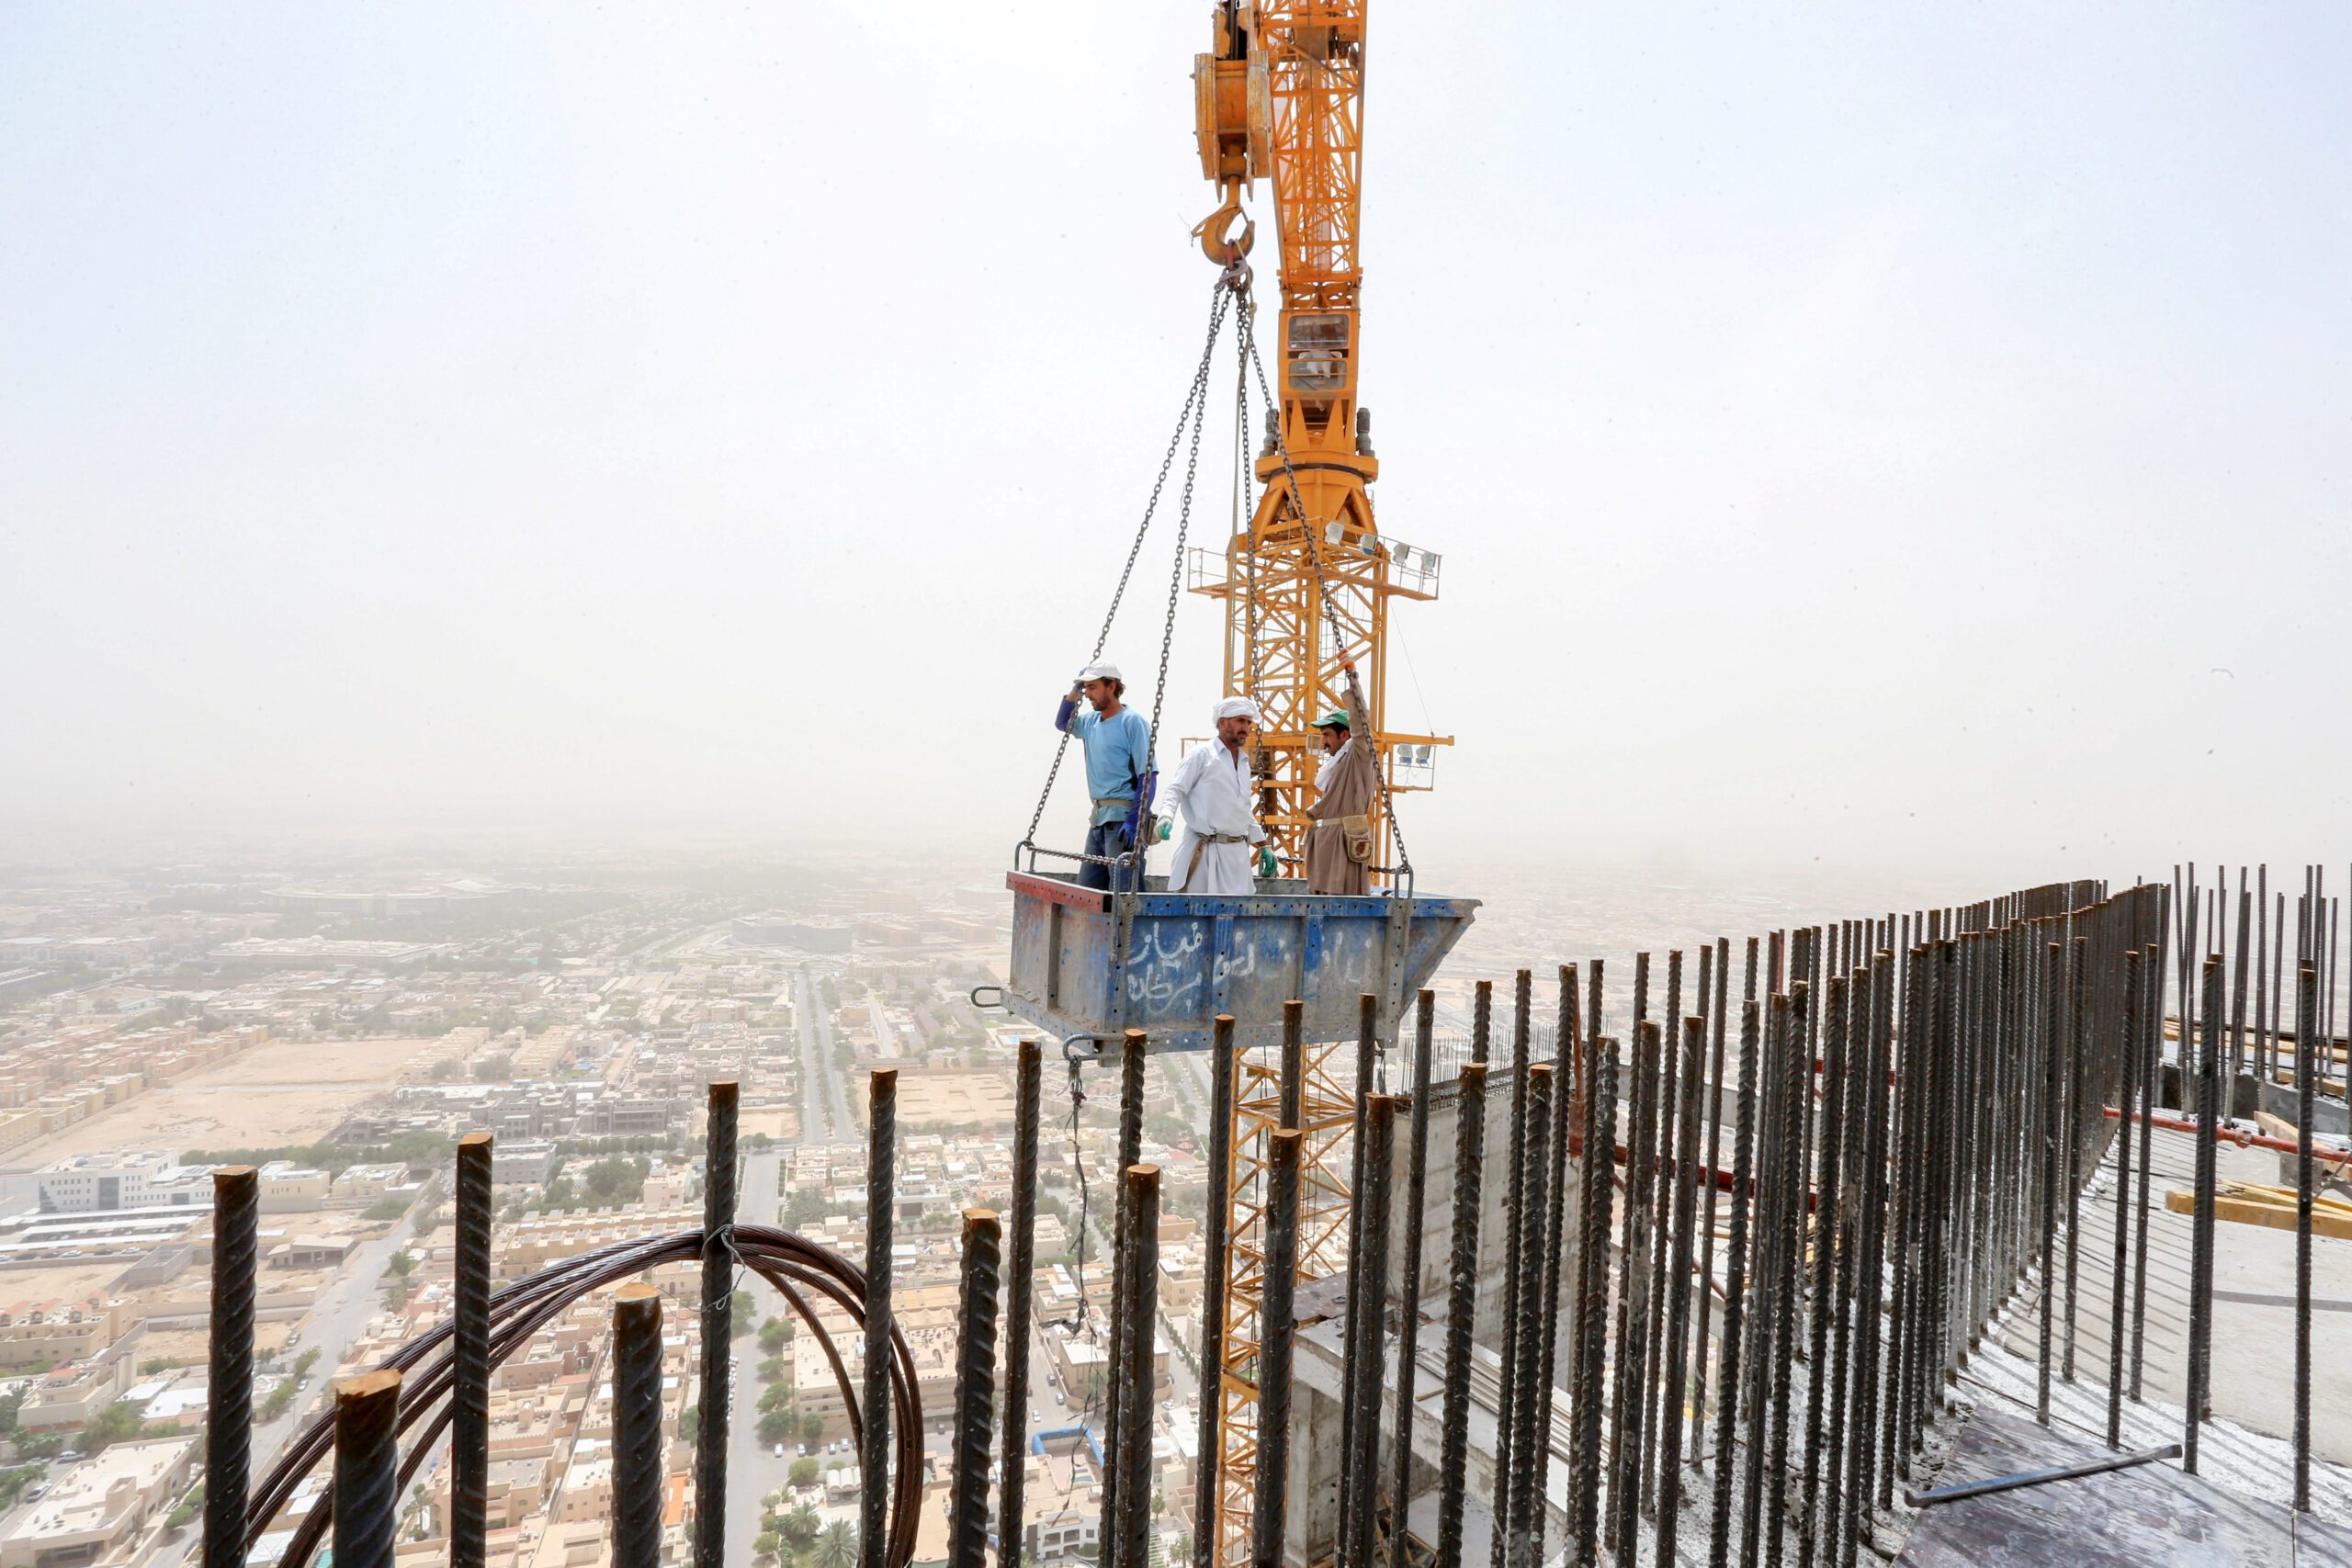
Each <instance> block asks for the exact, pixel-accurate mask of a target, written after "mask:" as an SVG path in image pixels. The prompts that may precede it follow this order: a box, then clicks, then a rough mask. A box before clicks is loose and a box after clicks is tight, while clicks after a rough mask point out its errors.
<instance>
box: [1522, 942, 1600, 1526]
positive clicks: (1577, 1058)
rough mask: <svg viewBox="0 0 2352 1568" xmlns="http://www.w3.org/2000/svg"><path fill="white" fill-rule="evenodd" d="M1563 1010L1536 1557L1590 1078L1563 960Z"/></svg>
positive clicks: (1547, 1255) (1548, 1229)
mask: <svg viewBox="0 0 2352 1568" xmlns="http://www.w3.org/2000/svg"><path fill="white" fill-rule="evenodd" d="M1559 1006H1560V1010H1559V1023H1558V1035H1557V1039H1556V1040H1555V1043H1554V1051H1553V1056H1554V1059H1555V1063H1556V1064H1557V1066H1558V1068H1559V1076H1558V1077H1555V1079H1554V1080H1553V1089H1552V1126H1551V1129H1550V1132H1549V1134H1547V1139H1546V1141H1547V1143H1548V1144H1549V1145H1550V1154H1551V1161H1552V1165H1551V1169H1550V1171H1549V1172H1548V1174H1547V1179H1546V1181H1545V1186H1546V1189H1547V1194H1548V1197H1549V1199H1550V1202H1549V1204H1548V1206H1547V1207H1546V1208H1545V1210H1544V1269H1543V1273H1544V1279H1543V1285H1544V1297H1543V1306H1542V1309H1541V1311H1542V1322H1543V1335H1542V1338H1543V1342H1544V1343H1543V1348H1542V1349H1541V1351H1540V1352H1539V1353H1538V1354H1537V1356H1536V1365H1537V1366H1538V1367H1540V1368H1541V1369H1542V1370H1543V1371H1542V1375H1541V1376H1540V1377H1538V1378H1537V1379H1536V1383H1535V1391H1534V1393H1535V1401H1536V1412H1535V1430H1536V1431H1538V1432H1540V1433H1542V1434H1543V1438H1542V1440H1541V1441H1539V1442H1538V1443H1537V1444H1536V1445H1535V1450H1534V1452H1533V1454H1532V1456H1531V1459H1532V1463H1533V1466H1534V1473H1533V1475H1532V1477H1531V1478H1530V1482H1531V1484H1532V1486H1533V1487H1534V1489H1535V1496H1536V1500H1537V1501H1536V1506H1535V1523H1534V1534H1533V1536H1532V1539H1531V1540H1530V1542H1529V1551H1530V1554H1531V1556H1532V1561H1534V1562H1543V1561H1544V1526H1545V1524H1546V1522H1547V1516H1546V1513H1545V1510H1544V1498H1545V1497H1547V1496H1548V1495H1550V1487H1549V1477H1550V1475H1551V1472H1552V1409H1553V1391H1554V1389H1555V1387H1556V1386H1557V1385H1558V1383H1559V1381H1560V1362H1559V1341H1560V1335H1559V1325H1560V1271H1561V1269H1562V1268H1563V1267H1564V1266H1565V1264H1566V1257H1567V1253H1568V1238H1567V1230H1566V1227H1567V1221H1568V1142H1569V1132H1570V1130H1571V1128H1572V1126H1573V1124H1574V1122H1575V1120H1576V1115H1577V1111H1578V1109H1579V1106H1578V1101H1577V1096H1578V1094H1579V1092H1581V1089H1580V1086H1581V1085H1582V1084H1584V1083H1586V1082H1588V1081H1589V1080H1588V1079H1587V1077H1586V1069H1585V1065H1584V1055H1583V1052H1584V1029H1583V1020H1582V1018H1581V1017H1580V1016H1579V1013H1578V1009H1577V966H1576V965H1575V964H1562V965H1561V966H1560V1004H1559Z"/></svg>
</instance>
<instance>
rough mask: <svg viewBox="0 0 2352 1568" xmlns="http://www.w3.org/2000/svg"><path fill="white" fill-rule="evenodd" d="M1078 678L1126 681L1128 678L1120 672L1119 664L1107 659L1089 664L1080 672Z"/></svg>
mask: <svg viewBox="0 0 2352 1568" xmlns="http://www.w3.org/2000/svg"><path fill="white" fill-rule="evenodd" d="M1078 678H1079V680H1080V682H1087V681H1124V680H1125V679H1126V677H1125V676H1124V675H1122V674H1120V673H1119V667H1118V666H1117V665H1115V664H1113V663H1110V662H1108V661H1107V660H1105V661H1103V662H1101V663H1095V664H1090V665H1088V666H1087V667H1086V668H1085V669H1083V670H1081V671H1079V672H1078Z"/></svg>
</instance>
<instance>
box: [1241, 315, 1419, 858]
mask: <svg viewBox="0 0 2352 1568" xmlns="http://www.w3.org/2000/svg"><path fill="white" fill-rule="evenodd" d="M1257 316H1258V310H1257V306H1256V305H1255V303H1254V302H1253V301H1252V300H1251V299H1250V296H1249V295H1248V294H1247V293H1246V292H1244V293H1243V294H1242V296H1241V306H1240V309H1239V310H1238V312H1236V315H1235V326H1236V329H1237V330H1238V332H1239V333H1240V336H1241V351H1242V353H1244V354H1245V355H1248V356H1249V359H1250V369H1251V370H1252V371H1253V372H1254V373H1255V374H1256V376H1257V378H1258V396H1259V398H1260V399H1261V400H1262V401H1263V402H1264V403H1265V405H1266V406H1267V407H1268V408H1275V407H1278V406H1279V405H1278V404H1276V403H1275V401H1274V395H1273V393H1272V390H1270V389H1269V388H1268V387H1267V384H1266V367H1265V364H1264V362H1263V361H1261V359H1260V358H1259V357H1258V332H1257ZM1274 446H1275V450H1276V451H1277V452H1279V453H1280V454H1281V456H1282V462H1283V481H1284V482H1283V501H1285V502H1288V507H1287V510H1288V511H1289V513H1290V516H1291V520H1292V521H1293V522H1294V523H1295V524H1297V525H1298V536H1299V537H1300V538H1301V539H1303V540H1305V541H1306V568H1307V570H1308V571H1309V572H1311V573H1313V575H1314V578H1315V587H1316V591H1317V592H1319V593H1321V594H1322V596H1323V616H1324V621H1325V623H1326V624H1327V625H1328V626H1329V627H1330V628H1331V637H1332V641H1333V643H1334V644H1335V645H1336V646H1338V647H1339V649H1340V653H1341V655H1342V656H1343V657H1344V656H1345V654H1346V652H1347V649H1346V645H1345V643H1343V642H1341V641H1340V626H1341V624H1342V622H1341V617H1340V602H1339V600H1338V598H1337V597H1336V596H1334V595H1333V593H1332V592H1331V584H1330V583H1329V581H1327V580H1326V579H1325V578H1324V576H1323V552H1322V549H1321V547H1320V546H1318V545H1317V542H1316V538H1315V531H1314V529H1312V528H1311V527H1309V526H1308V525H1307V522H1306V504H1305V503H1304V502H1301V501H1300V500H1299V499H1298V475H1297V473H1296V472H1295V470H1294V469H1293V468H1291V462H1290V437H1289V436H1288V435H1287V434H1284V432H1283V427H1282V423H1281V420H1280V419H1279V418H1277V419H1276V421H1275V423H1274ZM1252 547H1253V548H1254V547H1255V541H1254V540H1253V541H1252ZM1320 654H1321V650H1320V649H1317V656H1318V657H1319V656H1320ZM1348 678H1349V680H1350V681H1351V682H1354V681H1355V672H1354V671H1353V670H1350V671H1349V672H1348ZM1359 689H1361V688H1360V687H1359ZM1309 717H1312V715H1309ZM1375 744H1376V742H1375ZM1386 761H1387V759H1386V757H1385V756H1383V757H1381V758H1378V759H1376V760H1375V762H1374V767H1373V770H1372V780H1373V783H1374V784H1377V785H1379V786H1380V807H1381V809H1382V810H1383V811H1384V812H1385V813H1386V814H1387V817H1388V834H1389V837H1390V838H1392V839H1394V840H1396V841H1397V869H1398V870H1399V871H1401V872H1403V873H1404V874H1405V875H1407V876H1408V877H1409V876H1411V875H1412V874H1413V856H1412V852H1411V851H1409V850H1408V849H1407V848H1406V847H1405V831H1404V829H1402V828H1401V827H1399V826H1398V825H1397V802H1396V800H1395V798H1394V797H1392V796H1391V795H1389V793H1388V769H1387V767H1386Z"/></svg>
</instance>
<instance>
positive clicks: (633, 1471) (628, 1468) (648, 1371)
mask: <svg viewBox="0 0 2352 1568" xmlns="http://www.w3.org/2000/svg"><path fill="white" fill-rule="evenodd" d="M663 1474H664V1472H663V1469H662V1292H660V1291H659V1290H657V1289H655V1288H654V1287H653V1286H651V1285H649V1284H647V1283H645V1282H644V1281H642V1280H632V1281H631V1282H629V1283H628V1284H626V1285H623V1286H622V1287H621V1288H620V1289H618V1290H616V1291H615V1292H613V1568H660V1565H661V1562H662V1476H663Z"/></svg>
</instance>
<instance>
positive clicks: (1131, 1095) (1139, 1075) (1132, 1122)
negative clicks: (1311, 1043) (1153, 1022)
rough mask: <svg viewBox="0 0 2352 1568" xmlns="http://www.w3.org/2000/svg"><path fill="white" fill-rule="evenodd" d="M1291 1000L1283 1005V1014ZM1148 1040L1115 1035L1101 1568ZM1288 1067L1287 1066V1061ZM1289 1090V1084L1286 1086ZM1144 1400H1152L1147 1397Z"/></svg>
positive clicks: (1119, 1538) (1111, 1548)
mask: <svg viewBox="0 0 2352 1568" xmlns="http://www.w3.org/2000/svg"><path fill="white" fill-rule="evenodd" d="M1289 1008H1290V1004H1288V1003H1285V1004H1284V1005H1283V1010H1284V1013H1285V1015H1287V1013H1288V1011H1289ZM1145 1047H1146V1040H1145V1036H1144V1032H1143V1031H1142V1030H1140V1029H1130V1030H1127V1031H1126V1032H1125V1033H1123V1034H1122V1035H1121V1036H1120V1039H1119V1152H1118V1156H1117V1160H1118V1163H1117V1164H1116V1165H1115V1166H1114V1167H1113V1171H1114V1175H1113V1178H1112V1181H1113V1189H1112V1190H1113V1209H1112V1224H1111V1256H1112V1265H1111V1323H1110V1330H1111V1357H1110V1360H1109V1361H1108V1363H1107V1364H1106V1366H1105V1371H1107V1372H1108V1374H1109V1375H1108V1376H1107V1377H1105V1378H1104V1379H1103V1519H1102V1524H1101V1526H1100V1527H1099V1529H1098V1531H1097V1539H1098V1540H1100V1541H1101V1542H1102V1550H1103V1568H1119V1565H1118V1554H1119V1552H1120V1551H1121V1550H1122V1548H1123V1546H1124V1543H1125V1536H1124V1535H1123V1534H1122V1533H1121V1521H1123V1520H1124V1519H1125V1517H1126V1515H1125V1512H1124V1511H1123V1509H1122V1506H1121V1504H1122V1494H1123V1489H1124V1488H1125V1485H1126V1483H1127V1466H1126V1462H1125V1454H1124V1453H1123V1452H1122V1451H1121V1450H1122V1449H1123V1448H1124V1447H1125V1443H1126V1440H1127V1420H1126V1415H1127V1400H1128V1399H1129V1398H1130V1397H1131V1396H1132V1394H1133V1393H1134V1390H1133V1389H1131V1388H1130V1387H1129V1386H1128V1384H1127V1382H1126V1380H1125V1378H1123V1377H1121V1376H1120V1375H1119V1371H1120V1369H1121V1368H1123V1367H1125V1365H1126V1364H1127V1359H1128V1357H1127V1322H1128V1320H1127V1288H1128V1285H1129V1283H1130V1271H1129V1269H1128V1268H1127V1266H1126V1262H1125V1260H1126V1259H1127V1258H1128V1257H1129V1252H1128V1248H1129V1247H1131V1246H1132V1245H1133V1241H1134V1238H1133V1231H1134V1227H1135V1215H1134V1213H1132V1212H1131V1211H1130V1210H1129V1209H1128V1207H1127V1197H1128V1187H1127V1179H1126V1172H1127V1168H1129V1167H1130V1166H1133V1165H1135V1164H1136V1163H1137V1162H1138V1161H1140V1160H1141V1159H1142V1158H1143V1083H1144V1056H1145ZM1285 1066H1287V1064H1285ZM1285 1092H1287V1086H1285ZM1145 1403H1146V1404H1149V1403H1150V1401H1149V1400H1148V1399H1147V1400H1146V1401H1145Z"/></svg>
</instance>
